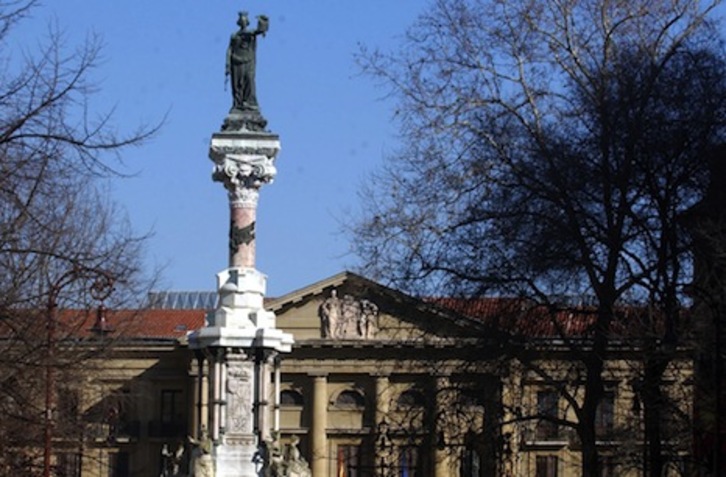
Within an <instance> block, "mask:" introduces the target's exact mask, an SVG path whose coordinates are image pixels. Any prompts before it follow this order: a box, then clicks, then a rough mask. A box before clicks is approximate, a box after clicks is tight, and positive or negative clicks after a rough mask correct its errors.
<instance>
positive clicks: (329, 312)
mask: <svg viewBox="0 0 726 477" xmlns="http://www.w3.org/2000/svg"><path fill="white" fill-rule="evenodd" d="M266 308H267V309H268V310H270V311H273V312H274V313H275V315H276V316H277V327H278V328H281V329H283V330H284V331H286V332H288V333H292V335H293V336H294V337H295V342H296V343H298V344H301V343H303V342H313V341H314V342H317V343H319V344H325V343H328V344H335V343H337V344H340V343H351V344H354V345H355V344H366V343H368V344H372V345H376V344H383V343H392V342H416V341H427V342H430V341H447V340H451V339H453V338H456V337H461V336H466V335H467V329H468V327H470V326H475V325H476V323H475V322H473V321H472V320H468V319H467V318H465V317H462V316H459V315H456V314H455V313H453V312H450V311H448V310H445V309H442V308H439V307H437V306H435V305H433V304H431V303H430V302H427V301H426V300H422V299H418V298H415V297H412V296H410V295H407V294H405V293H402V292H400V291H398V290H394V289H392V288H389V287H386V286H384V285H381V284H379V283H376V282H374V281H371V280H369V279H367V278H364V277H362V276H360V275H357V274H355V273H352V272H343V273H339V274H337V275H334V276H332V277H329V278H327V279H324V280H321V281H319V282H316V283H313V284H311V285H309V286H306V287H304V288H301V289H299V290H296V291H293V292H291V293H288V294H286V295H284V296H282V297H279V298H276V299H273V300H270V301H268V302H267V303H266ZM469 331H471V330H470V329H469Z"/></svg>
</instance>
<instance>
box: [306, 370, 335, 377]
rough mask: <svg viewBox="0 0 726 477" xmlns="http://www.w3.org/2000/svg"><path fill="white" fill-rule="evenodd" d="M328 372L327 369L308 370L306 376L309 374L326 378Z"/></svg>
mask: <svg viewBox="0 0 726 477" xmlns="http://www.w3.org/2000/svg"><path fill="white" fill-rule="evenodd" d="M329 374H330V373H328V372H327V371H309V372H308V376H310V377H311V378H327V377H328V375H329Z"/></svg>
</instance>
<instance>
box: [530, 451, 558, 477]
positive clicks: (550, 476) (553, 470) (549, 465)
mask: <svg viewBox="0 0 726 477" xmlns="http://www.w3.org/2000/svg"><path fill="white" fill-rule="evenodd" d="M534 475H535V477H557V456H555V455H538V456H537V460H536V468H535V473H534Z"/></svg>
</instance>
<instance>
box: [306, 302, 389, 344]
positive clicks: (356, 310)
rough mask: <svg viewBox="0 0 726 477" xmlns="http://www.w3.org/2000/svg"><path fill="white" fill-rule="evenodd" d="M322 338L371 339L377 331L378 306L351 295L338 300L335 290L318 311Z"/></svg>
mask: <svg viewBox="0 0 726 477" xmlns="http://www.w3.org/2000/svg"><path fill="white" fill-rule="evenodd" d="M318 315H319V316H320V329H321V335H322V337H323V338H331V339H364V340H367V339H371V338H374V337H375V335H376V332H377V331H378V306H377V305H376V304H375V303H373V302H371V301H369V300H365V299H363V300H357V299H355V298H353V296H351V295H347V294H346V295H343V298H338V293H337V291H336V290H333V291H331V292H330V296H329V297H328V298H326V299H325V301H323V303H322V304H321V305H320V308H319V309H318Z"/></svg>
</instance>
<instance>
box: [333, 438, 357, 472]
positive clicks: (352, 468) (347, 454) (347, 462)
mask: <svg viewBox="0 0 726 477" xmlns="http://www.w3.org/2000/svg"><path fill="white" fill-rule="evenodd" d="M360 455H361V449H360V446H357V445H339V446H338V466H337V468H338V469H337V472H336V477H358V476H359V475H360Z"/></svg>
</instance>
